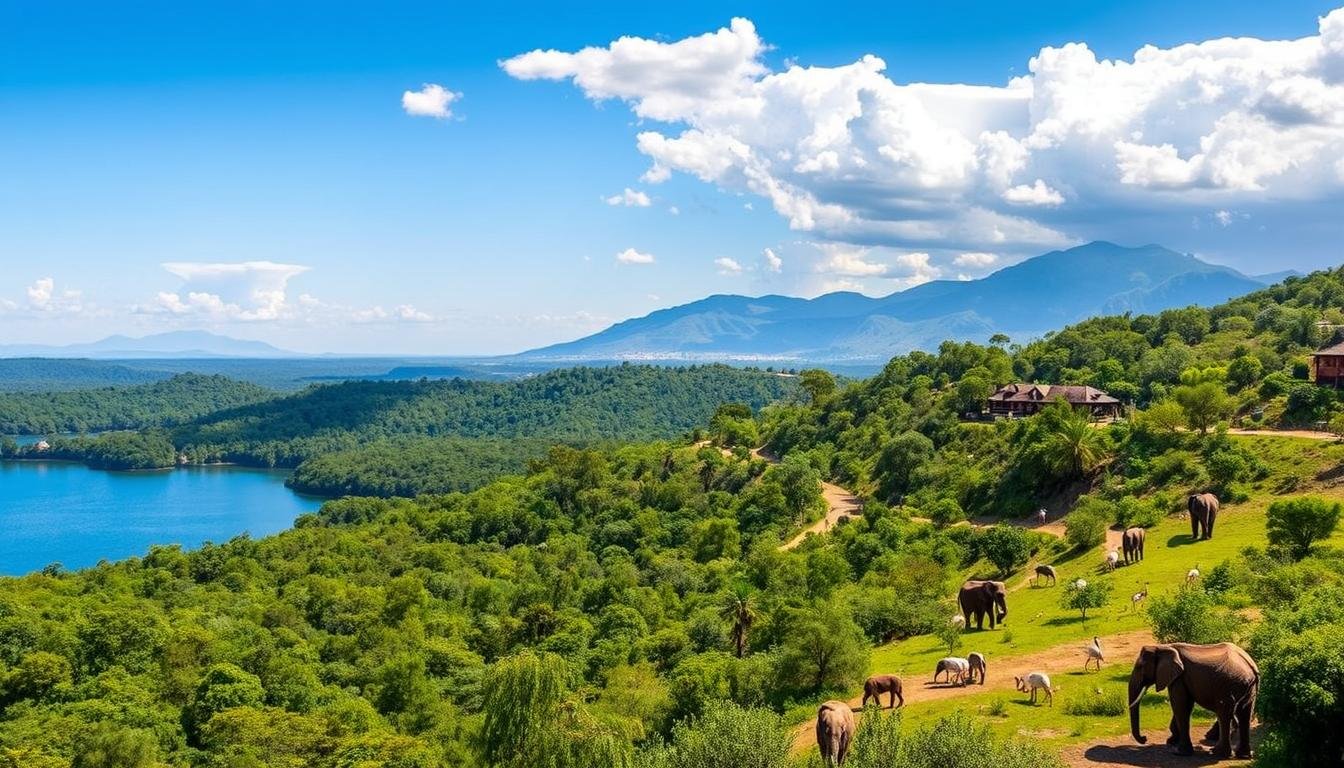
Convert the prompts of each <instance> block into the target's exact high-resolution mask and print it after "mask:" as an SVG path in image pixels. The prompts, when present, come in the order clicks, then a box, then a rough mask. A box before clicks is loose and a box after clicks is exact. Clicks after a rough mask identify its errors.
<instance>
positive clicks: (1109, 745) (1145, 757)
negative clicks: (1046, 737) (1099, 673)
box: [1059, 722, 1255, 768]
mask: <svg viewBox="0 0 1344 768" xmlns="http://www.w3.org/2000/svg"><path fill="white" fill-rule="evenodd" d="M1206 729H1207V725H1205V726H1201V725H1200V724H1199V723H1198V722H1196V723H1195V727H1194V728H1193V729H1192V732H1198V733H1201V734H1202V733H1203V731H1204V730H1206ZM1168 733H1169V731H1168V730H1167V729H1166V728H1155V729H1153V730H1145V731H1144V732H1143V735H1144V736H1147V737H1148V743H1147V744H1135V743H1134V741H1133V740H1132V739H1131V738H1130V737H1129V735H1128V734H1126V735H1124V736H1116V737H1113V738H1109V739H1104V740H1101V741H1098V742H1095V743H1092V744H1074V745H1073V746H1069V747H1065V748H1064V749H1062V750H1060V753H1059V756H1060V759H1062V760H1063V761H1064V764H1065V765H1067V766H1070V768H1095V766H1117V765H1121V766H1138V767H1139V768H1165V766H1182V768H1184V766H1204V765H1214V764H1217V765H1218V767H1219V768H1245V766H1249V765H1250V764H1251V761H1250V760H1214V759H1213V756H1212V755H1210V754H1209V747H1208V745H1200V744H1196V745H1195V754H1193V755H1190V756H1188V757H1182V756H1180V755H1173V754H1171V752H1169V751H1168V750H1167V747H1166V746H1165V742H1166V740H1167V734H1168ZM1251 744H1252V745H1254V744H1255V734H1254V733H1252V734H1251Z"/></svg>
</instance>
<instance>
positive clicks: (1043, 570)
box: [1036, 565, 1055, 587]
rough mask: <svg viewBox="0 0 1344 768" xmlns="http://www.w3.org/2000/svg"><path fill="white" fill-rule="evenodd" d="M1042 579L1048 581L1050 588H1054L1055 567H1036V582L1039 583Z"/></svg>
mask: <svg viewBox="0 0 1344 768" xmlns="http://www.w3.org/2000/svg"><path fill="white" fill-rule="evenodd" d="M1042 577H1044V578H1047V579H1049V580H1050V586H1052V587H1053V586H1055V567H1054V566H1052V565H1038V566H1036V581H1037V582H1038V583H1039V582H1040V580H1041V578H1042Z"/></svg>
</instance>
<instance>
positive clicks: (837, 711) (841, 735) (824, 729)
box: [817, 699, 854, 768]
mask: <svg viewBox="0 0 1344 768" xmlns="http://www.w3.org/2000/svg"><path fill="white" fill-rule="evenodd" d="M853 739H854V710H852V709H850V708H849V705H848V704H846V703H845V702H843V701H836V700H834V699H832V700H830V701H828V702H826V703H824V704H822V705H821V706H820V707H818V708H817V748H818V749H820V750H821V762H822V763H823V764H825V765H826V766H827V767H828V768H830V767H831V766H837V765H844V764H845V756H846V755H847V754H848V753H849V742H850V741H852V740H853Z"/></svg>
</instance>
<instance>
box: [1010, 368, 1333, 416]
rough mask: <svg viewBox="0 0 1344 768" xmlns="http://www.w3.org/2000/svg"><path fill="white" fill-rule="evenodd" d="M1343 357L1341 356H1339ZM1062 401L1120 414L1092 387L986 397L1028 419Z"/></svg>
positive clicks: (1028, 388) (1015, 388)
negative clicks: (1057, 401) (1048, 406)
mask: <svg viewBox="0 0 1344 768" xmlns="http://www.w3.org/2000/svg"><path fill="white" fill-rule="evenodd" d="M1341 355H1344V353H1341ZM1056 400H1063V401H1064V402H1066V403H1068V404H1069V405H1071V406H1073V407H1074V409H1075V410H1079V411H1086V412H1087V413H1088V414H1089V415H1090V416H1092V417H1093V418H1097V419H1105V418H1110V419H1113V418H1116V417H1117V416H1119V415H1120V401H1119V400H1117V399H1115V398H1114V397H1111V396H1110V395H1108V394H1106V393H1105V392H1102V391H1101V390H1099V389H1095V388H1093V387H1083V386H1074V385H1064V384H1009V385H1007V386H1005V387H1000V388H999V391H997V392H995V393H994V394H992V395H990V396H989V413H990V415H991V416H1007V417H1018V416H1030V415H1032V414H1033V413H1038V412H1040V410H1041V409H1042V408H1045V407H1046V406H1047V405H1050V404H1051V403H1053V402H1055V401H1056Z"/></svg>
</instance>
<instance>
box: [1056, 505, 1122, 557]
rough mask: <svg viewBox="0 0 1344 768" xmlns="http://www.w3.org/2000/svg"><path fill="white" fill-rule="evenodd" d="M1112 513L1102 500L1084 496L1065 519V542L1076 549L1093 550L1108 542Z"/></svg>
mask: <svg viewBox="0 0 1344 768" xmlns="http://www.w3.org/2000/svg"><path fill="white" fill-rule="evenodd" d="M1110 521H1111V513H1110V510H1108V509H1107V507H1106V504H1105V503H1104V502H1102V501H1101V500H1100V499H1095V498H1092V497H1090V496H1084V497H1083V498H1082V499H1079V500H1078V506H1077V507H1076V508H1075V509H1074V510H1073V512H1070V513H1069V515H1068V516H1067V517H1065V518H1064V540H1065V541H1067V542H1068V543H1069V546H1071V547H1073V548H1074V549H1091V548H1092V547H1096V546H1099V545H1100V544H1101V543H1102V542H1104V541H1106V527H1107V526H1108V525H1110Z"/></svg>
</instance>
